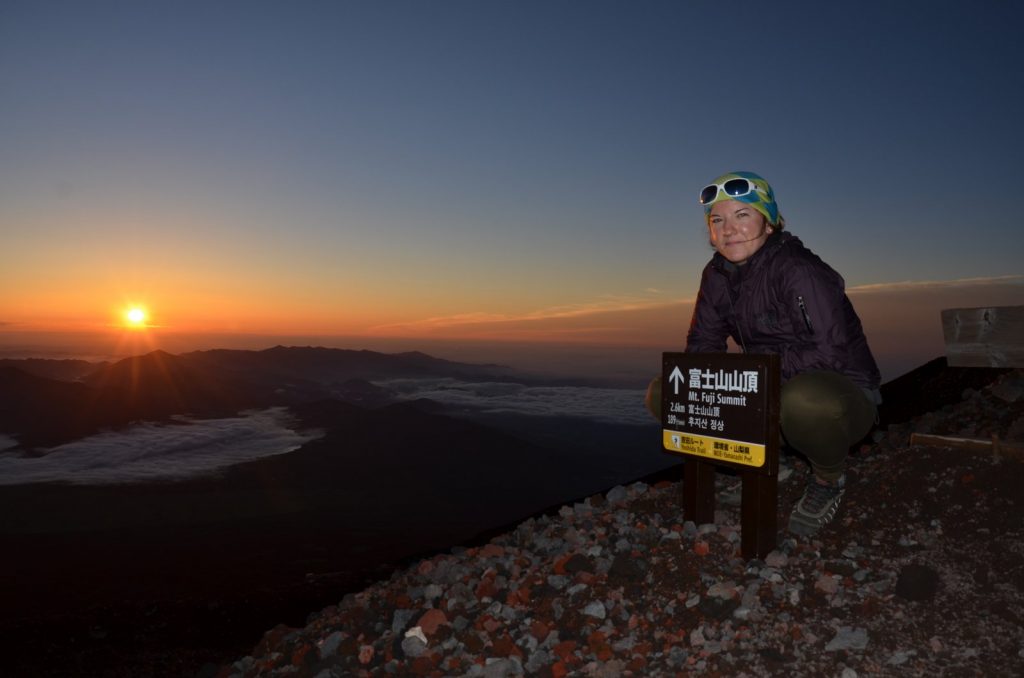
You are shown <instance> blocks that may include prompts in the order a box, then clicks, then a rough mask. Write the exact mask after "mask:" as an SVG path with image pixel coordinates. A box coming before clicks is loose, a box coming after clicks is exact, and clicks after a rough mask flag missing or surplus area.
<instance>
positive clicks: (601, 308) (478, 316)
mask: <svg viewBox="0 0 1024 678" xmlns="http://www.w3.org/2000/svg"><path fill="white" fill-rule="evenodd" d="M647 292H648V293H650V294H658V295H660V294H663V292H661V291H659V290H653V289H651V290H647ZM687 301H688V300H685V299H675V300H665V299H650V298H647V297H636V296H618V297H611V296H609V297H605V298H603V299H598V300H595V301H591V302H586V303H581V304H565V305H561V306H552V307H548V308H544V309H540V310H536V311H531V312H529V313H521V314H517V315H505V314H496V313H483V312H477V313H462V314H456V315H449V316H438V317H434V318H425V319H423V320H415V321H411V322H406V323H394V324H391V325H379V326H377V327H372V328H370V329H369V330H368V332H369V333H378V332H386V331H395V330H408V331H415V330H430V329H447V328H451V327H463V326H468V325H486V324H511V323H519V322H527V323H528V322H540V321H546V320H564V319H571V318H585V317H588V316H593V315H601V314H605V313H620V312H630V311H645V310H651V309H657V308H662V307H669V306H675V305H678V304H682V303H687ZM689 301H690V302H692V300H689Z"/></svg>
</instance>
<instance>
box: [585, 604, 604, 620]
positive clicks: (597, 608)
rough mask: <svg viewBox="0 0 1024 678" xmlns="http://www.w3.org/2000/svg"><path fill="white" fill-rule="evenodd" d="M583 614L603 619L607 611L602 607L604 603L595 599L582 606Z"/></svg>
mask: <svg viewBox="0 0 1024 678" xmlns="http://www.w3.org/2000/svg"><path fill="white" fill-rule="evenodd" d="M583 614H585V615H587V616H588V617H596V618H597V619H604V618H605V616H607V614H608V612H607V610H605V609H604V603H602V602H601V601H600V600H595V601H594V602H592V603H590V604H589V605H587V606H586V607H585V608H583Z"/></svg>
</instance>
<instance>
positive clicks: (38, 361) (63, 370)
mask: <svg viewBox="0 0 1024 678" xmlns="http://www.w3.org/2000/svg"><path fill="white" fill-rule="evenodd" d="M107 364H108V363H106V362H103V363H91V362H89V361H88V360H49V359H46V358H26V359H20V360H14V359H11V358H2V359H0V367H16V368H17V369H19V370H21V371H23V372H28V373H29V374H32V375H35V376H37V377H46V378H47V379H60V380H61V381H76V380H78V379H81V378H82V377H84V376H86V375H88V374H91V373H93V372H95V371H96V370H97V369H99V368H100V367H103V366H105V365H107Z"/></svg>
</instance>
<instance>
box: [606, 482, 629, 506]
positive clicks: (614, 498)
mask: <svg viewBox="0 0 1024 678" xmlns="http://www.w3.org/2000/svg"><path fill="white" fill-rule="evenodd" d="M604 498H605V499H607V500H608V502H609V503H612V504H617V503H619V502H621V501H625V499H626V488H624V487H623V486H622V485H616V486H615V487H613V488H612V489H610V490H608V494H606V495H604Z"/></svg>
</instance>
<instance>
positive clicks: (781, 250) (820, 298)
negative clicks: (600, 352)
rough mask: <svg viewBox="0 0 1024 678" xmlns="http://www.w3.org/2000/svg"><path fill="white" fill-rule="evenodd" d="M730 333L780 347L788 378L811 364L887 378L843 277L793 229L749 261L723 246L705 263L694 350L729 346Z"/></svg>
mask: <svg viewBox="0 0 1024 678" xmlns="http://www.w3.org/2000/svg"><path fill="white" fill-rule="evenodd" d="M729 336H731V337H732V338H733V340H734V341H735V342H736V343H737V344H739V345H741V346H743V347H745V348H744V350H745V351H746V352H748V353H777V354H779V356H780V357H781V363H782V379H783V381H785V380H788V379H790V378H791V377H793V376H794V375H797V374H800V373H801V372H806V371H808V370H830V371H833V372H838V373H840V374H843V375H845V376H847V377H849V379H850V380H851V381H853V382H854V383H855V384H857V385H858V386H861V387H862V388H865V389H868V390H870V391H874V390H876V389H877V388H878V385H879V382H880V381H881V376H880V375H879V372H878V366H877V365H876V364H875V358H874V356H872V355H871V349H870V348H869V347H868V342H867V339H866V338H865V337H864V330H863V329H862V328H861V324H860V318H858V317H857V313H856V312H855V311H854V310H853V305H852V304H850V300H849V299H848V298H847V297H846V292H845V284H844V282H843V278H842V277H841V276H840V275H839V274H838V273H836V272H835V271H834V270H832V268H831V267H829V265H828V264H826V263H825V262H823V261H822V260H821V259H820V258H819V257H818V256H817V255H816V254H814V253H813V252H811V251H810V250H809V249H807V248H806V247H804V246H803V243H801V242H800V239H799V238H796V237H795V236H793V235H790V234H789V233H787V232H786V231H781V232H778V233H773V234H772V235H771V236H769V237H768V240H767V241H766V242H765V244H764V245H763V246H762V247H761V249H759V250H758V251H757V252H755V253H754V255H753V256H751V257H750V259H748V260H747V263H746V264H744V265H743V266H736V265H735V264H732V263H731V262H729V261H728V260H727V259H726V258H725V257H723V256H722V255H721V254H718V253H715V255H714V257H712V259H711V261H710V262H709V263H708V265H707V266H705V267H704V273H703V275H702V276H701V281H700V292H698V294H697V304H696V306H695V307H694V309H693V320H692V321H691V322H690V331H689V332H688V333H687V335H686V352H687V353H721V352H724V351H725V350H726V341H725V340H726V337H729Z"/></svg>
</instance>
